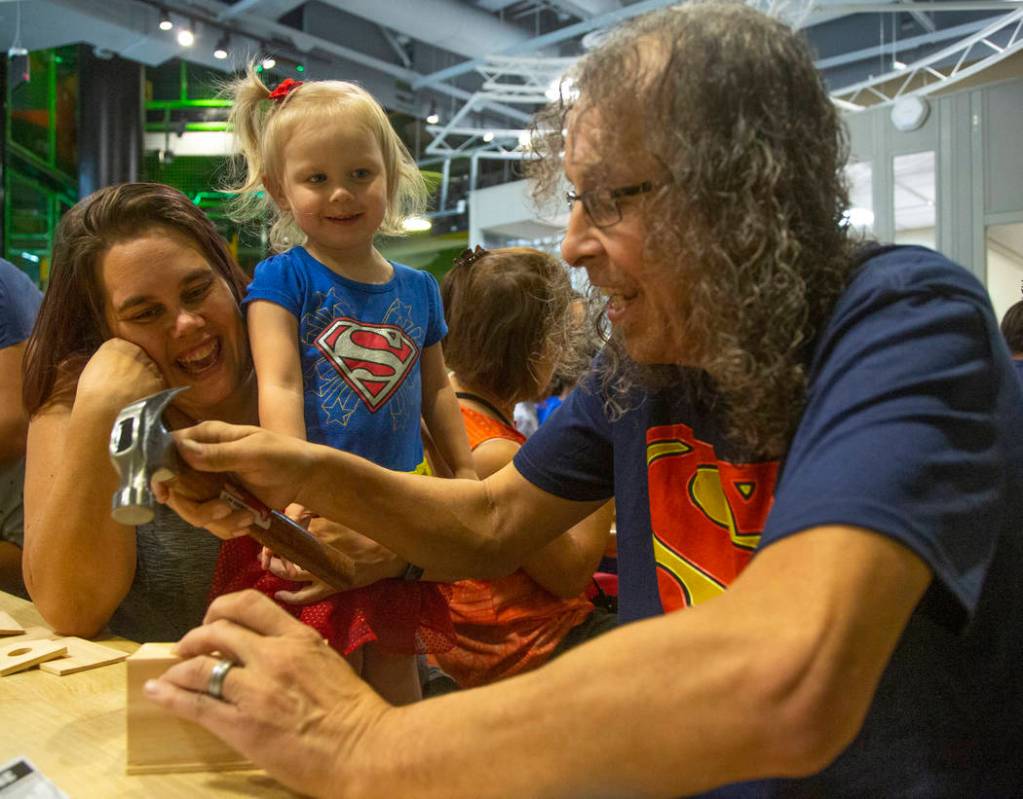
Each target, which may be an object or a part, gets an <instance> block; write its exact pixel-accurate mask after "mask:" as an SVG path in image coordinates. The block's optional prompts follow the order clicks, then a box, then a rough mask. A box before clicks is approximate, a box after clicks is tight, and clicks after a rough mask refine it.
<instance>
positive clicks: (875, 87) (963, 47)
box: [831, 8, 1023, 111]
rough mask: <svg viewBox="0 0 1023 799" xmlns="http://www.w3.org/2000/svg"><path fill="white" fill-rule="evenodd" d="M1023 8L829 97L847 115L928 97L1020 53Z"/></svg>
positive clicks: (1022, 43)
mask: <svg viewBox="0 0 1023 799" xmlns="http://www.w3.org/2000/svg"><path fill="white" fill-rule="evenodd" d="M1021 34H1023V8H1021V9H1018V10H1016V11H1013V12H1012V13H1010V14H1006V15H1005V16H1003V17H999V18H998V19H996V20H995V21H994V22H992V23H991V24H990V25H988V26H986V27H984V28H982V29H981V30H979V31H977V32H976V33H974V34H973V35H971V36H967V37H966V38H964V39H960V40H959V41H958V42H956V43H955V44H953V45H951V46H950V47H946V48H945V49H944V50H939V51H938V52H936V53H932V54H931V55H929V56H927V57H926V58H923V59H921V60H919V61H916V62H914V63H912V64H909V65H908V66H906V67H905V68H900V69H893V70H892V71H890V72H887V73H885V74H883V75H878V76H876V77H873V78H870V79H869V80H865V81H861V82H860V83H855V84H853V85H852V86H846V87H844V88H842V89H838V90H837V91H834V92H832V93H831V99H832V100H833V101H834V103H835V104H836V105H838V106H839V107H840V108H842V109H843V110H846V111H862V110H863V109H864V108H868V107H873V106H878V105H888V104H891V103H894V102H895V101H896V100H898V99H900V98H903V97H910V96H913V95H926V94H931V93H933V92H935V91H937V90H938V89H945V88H947V87H948V86H951V85H952V84H955V83H958V82H959V81H961V80H965V79H966V78H968V77H970V76H971V75H975V74H976V73H978V72H981V71H982V70H985V69H987V68H988V67H991V66H993V65H994V64H997V63H998V62H999V61H1002V60H1003V59H1005V58H1008V57H1009V56H1011V55H1013V54H1014V53H1016V52H1018V51H1020V50H1021V49H1023V35H1021Z"/></svg>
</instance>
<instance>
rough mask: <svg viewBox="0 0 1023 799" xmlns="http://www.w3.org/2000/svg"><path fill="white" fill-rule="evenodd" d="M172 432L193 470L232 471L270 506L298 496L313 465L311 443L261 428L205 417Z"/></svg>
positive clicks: (278, 506)
mask: <svg viewBox="0 0 1023 799" xmlns="http://www.w3.org/2000/svg"><path fill="white" fill-rule="evenodd" d="M173 436H174V440H175V442H176V443H177V446H178V452H179V453H180V455H181V457H182V458H183V459H184V460H185V461H186V462H187V463H188V464H189V465H190V466H191V467H192V468H193V469H198V470H199V471H204V472H234V473H235V474H237V475H238V477H240V478H241V480H242V482H243V483H245V485H246V487H248V489H249V490H250V491H252V493H253V494H255V495H256V496H257V497H259V498H260V499H261V500H262V501H263V502H264V503H266V504H267V505H269V506H270V507H271V508H283V507H285V506H286V505H288V504H290V503H291V502H293V501H294V500H295V499H296V495H297V493H298V488H299V487H300V486H302V485H303V484H305V483H306V482H307V480H308V474H309V472H310V471H311V468H312V465H313V459H314V455H313V445H311V444H308V443H307V442H305V441H302V440H300V439H297V438H293V437H291V436H285V435H281V434H279V433H272V432H270V431H269V430H264V429H263V428H260V427H250V426H240V425H230V424H227V423H225V422H203V423H202V424H199V425H196V426H195V427H189V428H187V429H185V430H177V431H175V432H174V433H173Z"/></svg>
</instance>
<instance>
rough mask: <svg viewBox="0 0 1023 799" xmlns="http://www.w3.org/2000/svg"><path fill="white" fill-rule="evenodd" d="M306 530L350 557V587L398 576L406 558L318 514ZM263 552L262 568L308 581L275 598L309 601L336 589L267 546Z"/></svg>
mask: <svg viewBox="0 0 1023 799" xmlns="http://www.w3.org/2000/svg"><path fill="white" fill-rule="evenodd" d="M309 532H311V533H312V534H313V535H315V536H316V537H317V538H318V539H320V540H321V541H322V542H323V543H325V544H327V545H328V546H331V547H333V548H335V549H338V550H340V551H341V552H343V553H344V554H346V555H348V557H350V558H351V559H352V584H351V585H350V586H349V588H350V589H351V588H362V587H363V586H367V585H372V584H373V583H375V582H377V581H378V580H385V579H387V578H389V577H398V576H400V575H401V573H402V572H403V571H404V570H405V567H406V566H407V565H408V564H407V563H406V561H404V560H402V559H401V558H400V557H399V556H398V555H396V554H394V553H393V552H392V551H391V550H389V549H387V548H386V547H383V546H381V545H380V544H378V543H377V542H376V541H373V540H371V539H369V538H366V536H364V535H361V534H359V533H357V532H355V530H353V529H352V528H350V527H345V526H344V525H343V524H338V523H337V522H332V521H330V520H329V519H324V518H323V517H321V516H314V517H312V519H311V521H310V523H309ZM264 552H266V553H267V554H268V559H267V561H266V562H265V565H264V567H263V568H266V569H269V571H270V572H271V573H272V574H275V575H277V576H278V577H281V578H283V579H285V580H295V581H297V582H308V585H307V586H305V587H303V588H301V589H300V590H298V591H294V592H291V591H278V592H277V594H276V595H275V596H276V598H277V599H280V600H281V601H283V602H288V603H290V604H293V605H310V604H312V603H314V602H319V601H320V600H322V599H325V598H326V597H328V596H331V595H332V594H336V593H337V591H336V590H335V589H333V588H331V587H330V586H328V585H326V584H325V583H323V582H321V581H320V580H318V579H316V578H315V577H313V575H311V574H310V573H309V572H307V571H305V570H304V569H301V568H299V567H298V566H296V565H295V564H294V563H291V562H290V561H288V560H285V559H284V558H279V557H276V556H274V555H273V553H272V552H270V551H269V550H264Z"/></svg>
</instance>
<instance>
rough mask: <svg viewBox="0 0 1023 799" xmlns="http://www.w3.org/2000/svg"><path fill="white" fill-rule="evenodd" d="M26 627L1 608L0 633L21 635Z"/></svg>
mask: <svg viewBox="0 0 1023 799" xmlns="http://www.w3.org/2000/svg"><path fill="white" fill-rule="evenodd" d="M23 632H25V628H24V627H22V626H21V625H20V624H18V622H16V621H15V620H14V617H13V616H12V615H11V614H10V613H5V612H4V611H2V610H0V635H21V633H23Z"/></svg>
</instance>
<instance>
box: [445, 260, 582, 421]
mask: <svg viewBox="0 0 1023 799" xmlns="http://www.w3.org/2000/svg"><path fill="white" fill-rule="evenodd" d="M480 253H481V254H478V255H477V256H476V257H474V258H465V259H461V262H460V263H459V264H458V265H457V266H455V268H454V269H452V270H451V271H450V272H448V274H447V275H445V277H444V281H443V282H442V284H441V295H442V297H443V299H444V316H445V318H446V320H447V323H448V335H447V338H445V339H444V359H445V361H446V362H447V365H448V366H449V367H450V368H451V369H452V370H453V371H454V372H455V374H456V375H457V377H458V379H459V381H460V382H462V383H464V384H465V385H466V386H472V387H474V388H479V389H481V390H483V391H486V392H488V393H489V394H492V395H493V396H495V397H498V398H501V399H503V400H512V401H520V400H525V399H535V398H537V397H539V396H540V394H541V393H542V392H543V390H544V389H545V388H546V386H545V385H539V376H538V375H537V374H536V373H535V371H534V369H533V364H534V363H535V362H536V361H537V360H538V359H540V358H542V357H552V358H554V359H555V365H556V362H557V359H558V358H559V357H563V356H564V355H565V354H567V353H569V352H571V351H572V346H571V340H572V338H573V337H572V331H571V325H570V320H569V314H568V310H569V304H570V302H571V300H572V289H571V285H570V284H569V280H568V273H567V271H566V269H565V267H564V266H562V264H561V263H560V262H559V261H558V260H557V259H556V258H554V257H553V256H551V255H548V254H546V253H543V252H540V251H539V250H534V249H530V248H528V247H508V248H504V249H499V250H490V251H485V252H483V251H480Z"/></svg>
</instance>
